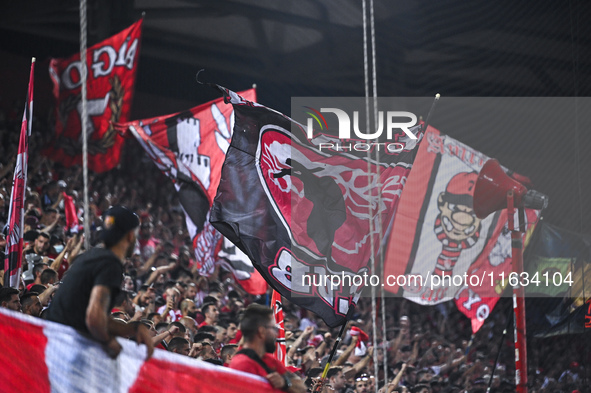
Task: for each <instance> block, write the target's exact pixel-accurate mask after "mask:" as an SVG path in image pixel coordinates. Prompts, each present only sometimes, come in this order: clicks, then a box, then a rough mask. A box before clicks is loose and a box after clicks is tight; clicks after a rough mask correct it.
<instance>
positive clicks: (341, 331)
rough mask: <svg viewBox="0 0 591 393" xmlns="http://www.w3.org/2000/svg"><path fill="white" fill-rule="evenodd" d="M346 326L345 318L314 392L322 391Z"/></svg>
mask: <svg viewBox="0 0 591 393" xmlns="http://www.w3.org/2000/svg"><path fill="white" fill-rule="evenodd" d="M346 326H347V321H346V320H345V322H343V325H342V326H341V330H340V332H339V335H338V336H337V339H336V340H335V342H334V345H333V346H332V350H331V351H330V355H329V356H328V361H327V362H326V366H324V370H323V371H322V376H321V377H320V380H319V381H318V383H317V384H316V388H315V389H314V392H320V391H322V386H323V385H324V380H325V379H326V375H327V374H328V369H329V368H330V363H331V362H332V359H333V358H334V355H335V353H337V349H338V348H339V344H340V343H341V339H342V337H343V333H344V332H345V327H346Z"/></svg>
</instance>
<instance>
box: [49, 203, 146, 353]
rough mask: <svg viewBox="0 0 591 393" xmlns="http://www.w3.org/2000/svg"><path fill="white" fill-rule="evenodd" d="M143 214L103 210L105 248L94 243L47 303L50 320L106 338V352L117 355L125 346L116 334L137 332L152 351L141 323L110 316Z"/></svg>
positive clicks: (101, 339) (103, 341) (123, 209)
mask: <svg viewBox="0 0 591 393" xmlns="http://www.w3.org/2000/svg"><path fill="white" fill-rule="evenodd" d="M138 226H139V218H138V216H137V215H136V214H135V213H133V212H132V211H130V210H128V209H127V208H125V207H122V206H115V207H112V208H110V209H109V210H107V211H106V212H105V214H104V216H103V230H102V241H103V243H104V246H105V248H99V247H96V248H92V249H90V250H88V251H87V252H85V253H84V254H82V255H80V256H79V257H78V258H77V261H76V263H75V264H73V265H72V267H70V269H69V271H68V274H67V275H66V276H65V277H64V280H63V283H62V284H61V285H60V288H59V290H58V291H57V292H56V293H55V297H54V299H53V301H52V303H51V305H50V306H49V308H48V309H47V312H46V318H47V319H48V320H51V321H54V322H59V323H63V324H65V325H69V326H72V327H73V328H75V329H77V330H79V331H81V332H82V333H87V334H90V335H91V336H92V337H93V338H94V339H96V340H97V341H99V342H101V343H103V346H104V349H105V351H106V352H107V354H108V355H109V356H110V357H112V358H116V357H117V355H118V354H119V352H120V351H121V346H120V345H119V343H118V342H117V340H116V339H115V337H116V336H120V337H129V336H134V337H136V340H137V342H138V343H144V344H146V345H147V346H148V357H150V356H151V354H152V352H153V349H154V347H153V344H152V337H151V335H150V332H149V330H148V329H147V328H146V327H145V326H144V325H143V324H135V325H126V324H122V323H120V322H117V321H115V320H114V319H113V318H111V317H110V310H111V309H112V308H113V303H114V300H115V298H116V296H117V294H118V293H119V291H120V288H121V283H122V281H123V262H124V260H125V258H126V257H129V256H130V255H131V253H132V252H133V249H134V247H135V243H136V238H137V230H136V229H137V227H138Z"/></svg>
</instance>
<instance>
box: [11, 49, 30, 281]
mask: <svg viewBox="0 0 591 393" xmlns="http://www.w3.org/2000/svg"><path fill="white" fill-rule="evenodd" d="M34 75H35V58H33V60H32V62H31V73H30V75H29V89H28V90H27V101H26V103H25V112H24V114H23V123H22V126H21V136H20V139H19V142H18V155H17V157H16V163H15V168H14V176H13V178H12V179H13V180H12V193H11V194H10V209H9V211H8V217H9V218H8V220H9V221H8V235H7V236H6V250H5V252H4V255H5V259H4V286H6V287H9V286H10V287H13V288H18V286H19V280H20V276H21V271H22V265H23V228H24V225H23V224H24V217H25V211H24V204H25V192H26V190H27V167H28V162H29V136H30V135H31V125H32V118H33V84H34Z"/></svg>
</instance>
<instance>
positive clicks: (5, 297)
mask: <svg viewBox="0 0 591 393" xmlns="http://www.w3.org/2000/svg"><path fill="white" fill-rule="evenodd" d="M18 295H19V291H18V289H15V288H10V287H6V288H0V307H4V308H7V309H9V310H12V311H18V312H21V311H22V306H21V302H20V299H19V297H18Z"/></svg>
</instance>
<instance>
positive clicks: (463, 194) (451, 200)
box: [384, 127, 538, 331]
mask: <svg viewBox="0 0 591 393" xmlns="http://www.w3.org/2000/svg"><path fill="white" fill-rule="evenodd" d="M487 160H488V157H487V156H485V155H484V154H482V153H480V152H478V151H476V150H474V149H472V148H470V147H469V146H466V145H464V144H463V143H461V142H458V141H456V140H455V139H453V138H450V137H449V136H446V135H443V134H441V133H440V132H439V131H437V130H436V129H434V128H431V127H430V128H429V129H428V130H427V133H426V134H425V141H424V142H423V143H422V144H421V145H420V147H419V152H418V156H417V159H416V162H415V165H414V167H413V169H412V171H411V174H410V176H409V178H408V182H407V184H406V187H405V190H404V193H403V194H402V197H401V200H400V205H399V207H398V211H397V213H396V216H395V221H394V225H393V227H392V231H391V235H390V238H389V240H388V247H387V252H386V256H385V262H384V280H385V282H386V283H387V285H386V286H385V289H387V290H388V291H390V292H393V293H396V294H399V295H402V296H404V297H405V298H407V299H409V300H412V301H414V302H416V303H419V304H424V305H433V304H437V303H441V302H444V301H449V300H454V301H455V302H456V305H457V306H458V308H459V309H460V310H461V311H462V312H463V313H464V314H465V315H466V316H468V317H469V318H470V319H471V320H472V328H473V330H474V331H477V330H478V329H479V328H480V326H482V323H483V322H484V320H485V319H486V317H487V316H488V315H489V314H490V311H491V310H492V308H493V307H494V305H495V304H496V302H497V300H498V297H499V296H500V295H501V293H502V292H503V290H504V289H505V286H506V285H507V277H508V274H509V273H511V271H512V270H511V234H510V232H509V231H508V228H507V211H506V210H503V211H500V212H496V213H494V214H491V215H490V216H488V217H487V218H485V219H479V218H477V217H476V214H475V213H474V210H473V207H472V202H473V193H474V185H475V184H476V180H477V178H478V173H479V172H480V169H481V168H482V166H483V165H484V163H485V162H486V161H487ZM537 220H538V213H537V212H536V211H534V210H526V221H527V231H526V234H525V235H524V240H526V238H529V237H528V236H527V235H529V234H530V233H531V231H532V230H533V227H534V226H535V224H536V222H537ZM388 277H390V279H387V278H388ZM392 277H394V278H395V279H392ZM503 277H504V280H503Z"/></svg>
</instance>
